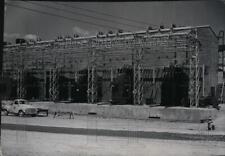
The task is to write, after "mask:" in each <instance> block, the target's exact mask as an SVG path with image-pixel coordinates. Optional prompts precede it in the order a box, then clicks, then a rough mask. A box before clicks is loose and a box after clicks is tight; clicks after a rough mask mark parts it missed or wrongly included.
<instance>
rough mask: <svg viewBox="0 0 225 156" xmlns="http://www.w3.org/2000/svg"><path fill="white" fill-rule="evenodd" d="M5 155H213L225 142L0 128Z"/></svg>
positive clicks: (220, 152) (221, 151)
mask: <svg viewBox="0 0 225 156" xmlns="http://www.w3.org/2000/svg"><path fill="white" fill-rule="evenodd" d="M2 149H3V155H4V156H53V155H54V156H128V155H129V156H149V155H151V156H164V155H167V156H199V155H204V156H207V155H208V156H212V155H215V156H216V155H217V156H221V155H225V142H215V141H180V140H158V139H143V138H129V137H127V138H125V137H105V136H85V135H69V134H54V133H40V132H25V131H14V130H3V131H2Z"/></svg>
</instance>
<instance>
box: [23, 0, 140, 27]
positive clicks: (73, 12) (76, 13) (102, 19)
mask: <svg viewBox="0 0 225 156" xmlns="http://www.w3.org/2000/svg"><path fill="white" fill-rule="evenodd" d="M23 2H26V3H30V4H34V5H38V6H43V7H47V8H51V9H55V10H60V11H64V12H68V13H72V14H75V15H80V16H85V17H89V18H94V19H97V20H101V21H108V22H112V23H117V24H120V25H126V26H129V27H136V28H143V27H142V26H135V25H131V24H125V23H121V22H115V21H113V20H109V19H106V18H99V17H95V16H91V15H85V14H82V13H78V12H75V11H70V10H66V9H61V8H56V7H52V6H49V5H43V4H37V3H32V2H28V1H23Z"/></svg>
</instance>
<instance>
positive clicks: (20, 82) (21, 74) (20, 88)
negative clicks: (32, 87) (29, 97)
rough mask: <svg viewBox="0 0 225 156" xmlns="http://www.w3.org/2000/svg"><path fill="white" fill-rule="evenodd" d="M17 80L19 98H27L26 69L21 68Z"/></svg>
mask: <svg viewBox="0 0 225 156" xmlns="http://www.w3.org/2000/svg"><path fill="white" fill-rule="evenodd" d="M16 80H17V90H16V91H17V97H18V98H25V94H26V90H25V87H24V70H22V69H19V70H17V73H16Z"/></svg>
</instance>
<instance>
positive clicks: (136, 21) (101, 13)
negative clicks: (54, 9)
mask: <svg viewBox="0 0 225 156" xmlns="http://www.w3.org/2000/svg"><path fill="white" fill-rule="evenodd" d="M55 4H57V2H55ZM58 5H60V4H58ZM61 5H63V6H67V7H69V8H73V9H79V10H85V11H87V12H91V13H95V14H99V15H104V16H108V17H113V18H120V19H123V20H126V21H130V22H133V23H138V24H140V23H142V24H145V25H148V26H149V25H151V26H157V27H158V25H155V24H150V23H146V22H143V21H139V20H133V19H129V18H125V17H121V16H114V15H111V14H107V13H103V12H97V11H94V10H90V9H85V8H81V7H75V6H70V5H68V4H65V3H63V4H61Z"/></svg>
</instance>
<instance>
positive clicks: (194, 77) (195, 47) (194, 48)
mask: <svg viewBox="0 0 225 156" xmlns="http://www.w3.org/2000/svg"><path fill="white" fill-rule="evenodd" d="M194 35H195V37H194V38H193V39H191V42H193V44H191V45H190V46H189V48H190V49H189V50H190V51H189V52H190V54H191V55H190V57H189V100H190V107H198V106H199V93H200V80H199V78H200V72H199V71H200V69H199V46H200V44H199V41H198V34H197V29H195V31H194Z"/></svg>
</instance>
